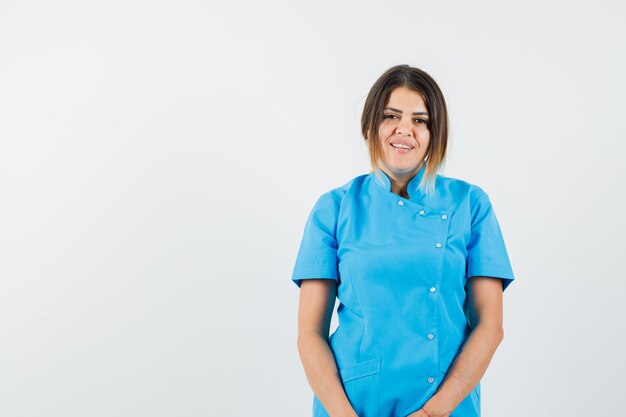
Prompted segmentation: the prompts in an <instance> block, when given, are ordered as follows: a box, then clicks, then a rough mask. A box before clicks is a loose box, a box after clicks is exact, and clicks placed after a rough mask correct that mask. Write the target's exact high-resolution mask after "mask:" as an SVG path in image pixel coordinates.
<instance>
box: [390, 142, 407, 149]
mask: <svg viewBox="0 0 626 417" xmlns="http://www.w3.org/2000/svg"><path fill="white" fill-rule="evenodd" d="M391 146H393V147H394V148H404V149H411V147H410V146H408V145H403V144H401V143H398V144H396V143H392V144H391Z"/></svg>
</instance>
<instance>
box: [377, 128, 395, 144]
mask: <svg viewBox="0 0 626 417" xmlns="http://www.w3.org/2000/svg"><path fill="white" fill-rule="evenodd" d="M392 131H393V127H390V126H387V125H385V124H382V125H380V127H379V128H378V136H380V139H381V140H382V141H385V140H386V139H387V138H388V137H389V135H391V132H392Z"/></svg>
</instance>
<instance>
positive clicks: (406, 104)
mask: <svg viewBox="0 0 626 417" xmlns="http://www.w3.org/2000/svg"><path fill="white" fill-rule="evenodd" d="M385 104H386V105H387V106H391V107H395V108H397V109H400V110H404V109H406V110H411V111H420V110H421V111H425V110H426V102H425V101H424V97H423V96H422V93H420V92H418V91H415V90H412V89H410V88H407V87H397V88H394V89H393V90H392V91H391V93H390V94H389V98H388V99H387V103H385Z"/></svg>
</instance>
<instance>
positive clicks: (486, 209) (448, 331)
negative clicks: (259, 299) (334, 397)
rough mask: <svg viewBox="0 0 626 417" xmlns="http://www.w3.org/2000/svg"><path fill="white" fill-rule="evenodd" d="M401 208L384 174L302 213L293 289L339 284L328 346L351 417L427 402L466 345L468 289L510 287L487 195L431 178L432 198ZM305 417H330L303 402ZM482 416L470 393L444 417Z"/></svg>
mask: <svg viewBox="0 0 626 417" xmlns="http://www.w3.org/2000/svg"><path fill="white" fill-rule="evenodd" d="M424 170H425V167H422V169H421V170H420V171H419V172H418V173H417V174H416V175H415V176H414V177H413V178H412V179H411V180H410V181H409V183H408V185H407V193H408V194H409V197H410V198H408V199H407V198H403V197H400V196H398V195H397V194H394V193H392V192H391V181H390V179H389V177H388V176H387V174H386V173H385V172H384V171H383V170H379V172H380V175H381V177H382V182H381V180H380V179H379V178H378V177H376V175H375V173H374V172H372V173H369V174H365V175H360V176H358V177H356V178H354V179H352V180H351V181H349V182H348V183H346V184H344V185H342V186H340V187H337V188H334V189H332V190H330V191H328V192H326V193H324V194H322V195H321V196H320V197H319V199H318V200H317V202H316V203H315V205H314V207H313V209H312V210H311V212H310V214H309V217H308V220H307V222H306V225H305V228H304V234H303V237H302V241H301V244H300V248H299V251H298V254H297V258H296V262H295V266H294V269H293V275H292V281H293V282H294V283H295V284H296V285H297V286H298V287H300V284H301V281H302V280H303V279H311V278H326V279H333V280H336V281H337V298H338V299H339V305H338V307H337V314H338V319H339V325H338V327H337V329H336V330H335V331H334V332H333V333H332V334H331V335H330V338H329V345H330V348H331V350H332V352H333V355H334V357H335V362H336V364H337V368H338V369H339V374H340V377H341V381H342V383H343V387H344V390H345V392H346V395H347V397H348V399H349V400H350V403H351V404H352V406H353V408H354V409H355V411H356V413H357V414H358V415H359V417H406V416H407V415H408V414H410V413H412V412H415V411H417V410H419V409H420V408H421V407H422V406H423V405H424V403H425V402H426V401H427V400H428V399H429V398H430V397H431V396H432V395H433V394H434V393H435V392H436V391H437V388H438V387H439V385H440V384H441V382H442V380H443V378H444V377H445V374H446V372H447V371H448V369H449V368H450V366H451V364H452V362H453V361H454V359H455V357H456V356H457V354H458V353H459V352H460V350H461V348H462V346H463V344H464V343H465V341H466V340H467V337H468V336H469V333H470V330H471V328H470V326H469V322H468V307H467V301H468V299H467V280H468V278H470V277H472V276H489V277H496V278H500V279H501V280H502V290H503V291H504V290H505V289H506V287H507V286H508V285H509V284H510V283H511V282H512V281H513V279H514V277H513V271H512V269H511V265H510V263H509V258H508V255H507V251H506V248H505V244H504V239H503V236H502V233H501V230H500V227H499V224H498V221H497V219H496V215H495V212H494V210H493V208H492V205H491V202H490V200H489V197H488V195H487V194H486V193H485V191H484V190H483V189H482V188H480V187H478V186H477V185H474V184H470V183H468V182H465V181H462V180H459V179H455V178H450V177H446V176H443V175H437V179H436V182H435V193H434V195H430V196H427V195H426V194H425V193H424V192H423V191H422V190H419V189H418V184H419V181H420V180H421V178H422V176H423V174H424ZM313 416H314V417H327V416H328V413H327V412H326V410H325V409H324V406H323V405H322V403H321V402H320V401H319V399H318V398H317V396H315V395H313ZM477 416H480V383H479V384H478V385H477V386H476V387H475V388H474V389H473V391H472V392H471V393H470V394H469V395H467V397H466V398H465V399H464V400H463V401H462V402H461V403H460V404H459V406H458V407H457V408H456V409H455V410H454V411H453V412H452V414H451V417H477Z"/></svg>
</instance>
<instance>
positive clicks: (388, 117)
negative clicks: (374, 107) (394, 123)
mask: <svg viewBox="0 0 626 417" xmlns="http://www.w3.org/2000/svg"><path fill="white" fill-rule="evenodd" d="M392 117H396V115H395V114H386V115H384V116H383V119H391V118H392Z"/></svg>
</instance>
